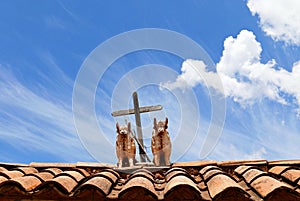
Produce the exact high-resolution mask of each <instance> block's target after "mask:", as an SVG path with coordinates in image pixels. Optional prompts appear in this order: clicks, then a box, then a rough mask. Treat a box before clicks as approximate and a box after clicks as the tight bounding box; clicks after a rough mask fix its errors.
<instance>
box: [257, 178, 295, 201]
mask: <svg viewBox="0 0 300 201" xmlns="http://www.w3.org/2000/svg"><path fill="white" fill-rule="evenodd" d="M251 187H253V188H254V189H255V190H256V192H258V193H259V194H260V196H261V197H263V198H264V199H266V200H267V199H270V198H272V199H271V200H282V199H283V198H284V200H289V199H287V198H288V197H289V196H292V197H294V196H297V195H295V193H294V192H292V189H291V188H290V187H289V186H288V185H286V184H285V183H283V182H280V181H278V180H276V179H274V178H272V177H270V176H261V177H259V178H257V179H255V180H254V181H253V182H252V183H251ZM298 199H300V196H299V197H298ZM292 200H294V199H292Z"/></svg>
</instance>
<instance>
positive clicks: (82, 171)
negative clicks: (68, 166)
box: [73, 168, 90, 177]
mask: <svg viewBox="0 0 300 201" xmlns="http://www.w3.org/2000/svg"><path fill="white" fill-rule="evenodd" d="M73 170H75V171H77V172H79V173H81V174H82V175H83V176H84V177H88V176H90V173H88V171H86V170H85V169H82V168H74V169H73Z"/></svg>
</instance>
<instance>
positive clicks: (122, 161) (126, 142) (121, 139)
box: [116, 122, 136, 168]
mask: <svg viewBox="0 0 300 201" xmlns="http://www.w3.org/2000/svg"><path fill="white" fill-rule="evenodd" d="M116 128H117V139H116V153H117V157H118V167H119V168H121V167H124V166H130V167H132V166H134V163H135V154H136V147H135V142H134V139H133V135H132V131H131V124H130V122H128V124H127V125H124V126H119V123H117V124H116Z"/></svg>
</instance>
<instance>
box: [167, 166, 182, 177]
mask: <svg viewBox="0 0 300 201" xmlns="http://www.w3.org/2000/svg"><path fill="white" fill-rule="evenodd" d="M174 171H183V172H186V173H187V171H186V170H185V169H183V168H179V167H173V168H171V169H169V170H168V171H167V172H166V173H165V175H168V174H170V173H171V172H174Z"/></svg>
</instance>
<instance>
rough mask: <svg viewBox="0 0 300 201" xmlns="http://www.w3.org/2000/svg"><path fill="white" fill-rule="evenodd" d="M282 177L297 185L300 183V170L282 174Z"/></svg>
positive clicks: (291, 170)
mask: <svg viewBox="0 0 300 201" xmlns="http://www.w3.org/2000/svg"><path fill="white" fill-rule="evenodd" d="M281 176H282V177H284V178H286V179H287V180H289V181H291V182H293V183H297V182H298V181H300V170H297V169H290V170H287V171H285V172H284V173H282V174H281Z"/></svg>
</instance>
